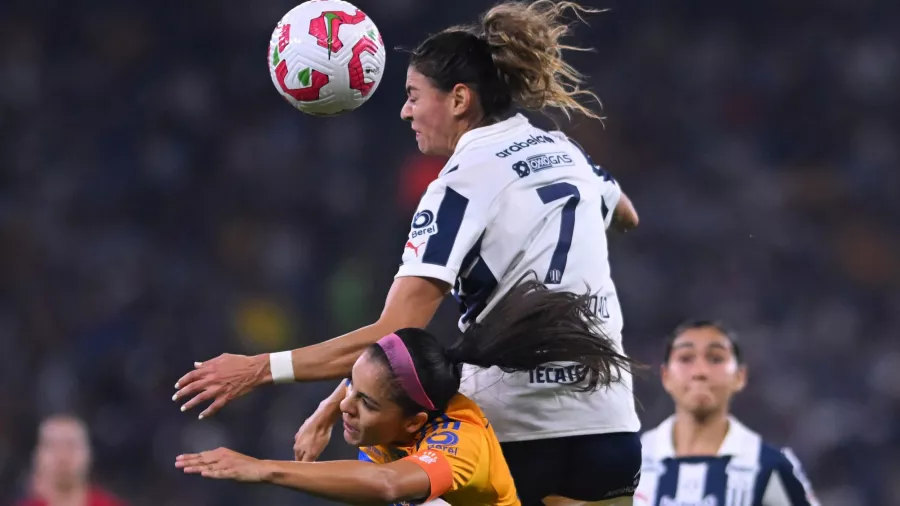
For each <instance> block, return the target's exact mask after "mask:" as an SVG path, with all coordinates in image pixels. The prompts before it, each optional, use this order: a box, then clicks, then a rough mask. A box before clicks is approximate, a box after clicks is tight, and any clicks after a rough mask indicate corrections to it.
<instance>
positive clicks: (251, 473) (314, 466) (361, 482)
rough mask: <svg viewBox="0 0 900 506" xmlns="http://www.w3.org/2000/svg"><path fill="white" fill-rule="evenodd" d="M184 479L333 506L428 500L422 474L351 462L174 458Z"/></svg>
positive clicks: (398, 465) (219, 455) (397, 465)
mask: <svg viewBox="0 0 900 506" xmlns="http://www.w3.org/2000/svg"><path fill="white" fill-rule="evenodd" d="M175 466H176V467H178V468H180V469H182V470H183V471H184V472H185V473H186V474H200V475H202V476H203V477H204V478H212V479H220V480H235V481H240V482H245V483H260V482H263V483H272V484H274V485H280V486H283V487H287V488H291V489H294V490H299V491H301V492H306V493H307V494H313V495H317V496H320V497H324V498H327V499H330V500H333V501H339V502H344V503H354V504H369V503H380V504H385V503H387V504H393V503H398V502H401V501H420V500H422V499H424V498H425V497H428V494H429V492H430V491H431V488H432V487H431V484H430V480H429V476H428V474H427V473H426V472H425V471H424V470H423V469H422V468H421V467H420V466H417V465H415V464H413V463H411V462H408V461H402V460H401V461H396V462H391V463H389V464H374V463H371V462H362V461H356V460H338V461H332V462H288V461H274V460H257V459H254V458H252V457H248V456H246V455H242V454H240V453H238V452H235V451H233V450H229V449H227V448H218V449H216V450H212V451H207V452H202V453H197V454H186V455H179V456H178V457H177V459H176V462H175Z"/></svg>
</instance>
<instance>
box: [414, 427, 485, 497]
mask: <svg viewBox="0 0 900 506" xmlns="http://www.w3.org/2000/svg"><path fill="white" fill-rule="evenodd" d="M481 430H482V429H481V428H479V427H477V426H474V425H471V424H468V423H462V424H459V425H458V426H457V428H455V429H453V428H447V426H446V425H445V426H443V427H441V428H436V429H432V430H431V431H430V433H429V434H428V435H427V437H426V438H425V442H424V444H423V445H422V446H421V449H420V450H419V452H418V453H415V454H413V455H410V456H408V457H405V458H404V459H403V460H402V461H407V462H412V463H414V464H416V465H417V466H419V467H421V468H422V470H424V471H425V472H426V473H427V474H428V478H429V482H430V484H431V490H430V493H429V495H428V500H429V501H431V500H433V499H436V498H438V497H440V496H442V495H444V494H446V493H447V492H453V491H457V490H460V489H463V488H465V487H466V486H468V485H469V484H470V483H471V482H472V477H473V476H474V475H475V470H476V469H477V467H478V464H479V461H480V459H481V458H482V454H483V447H482V445H483V444H484V433H483V432H481ZM497 479H500V478H499V477H497Z"/></svg>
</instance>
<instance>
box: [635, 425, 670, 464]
mask: <svg viewBox="0 0 900 506" xmlns="http://www.w3.org/2000/svg"><path fill="white" fill-rule="evenodd" d="M672 423H673V417H671V416H670V417H669V418H666V419H665V420H663V421H662V422H660V424H659V425H657V426H656V427H653V428H652V429H649V430H646V431H644V433H643V434H641V453H642V454H643V456H644V460H645V461H650V460H662V459H663V458H665V457H670V456H672V455H671V454H672V453H674V452H673V451H672V450H671V448H672Z"/></svg>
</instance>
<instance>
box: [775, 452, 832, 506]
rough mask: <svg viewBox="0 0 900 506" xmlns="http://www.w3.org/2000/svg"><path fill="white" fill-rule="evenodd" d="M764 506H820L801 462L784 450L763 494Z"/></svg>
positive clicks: (791, 453)
mask: <svg viewBox="0 0 900 506" xmlns="http://www.w3.org/2000/svg"><path fill="white" fill-rule="evenodd" d="M762 504H763V506H819V501H818V500H817V499H816V497H815V495H813V490H812V486H811V485H810V482H809V480H808V479H807V478H806V475H805V474H804V473H803V468H802V467H801V466H800V461H799V460H797V457H796V456H795V455H794V453H793V452H792V451H791V450H790V449H788V448H784V449H783V450H782V451H781V458H780V459H779V460H778V463H777V465H776V467H775V469H773V470H772V475H771V477H770V478H769V482H768V483H767V484H766V491H765V493H764V494H763V500H762Z"/></svg>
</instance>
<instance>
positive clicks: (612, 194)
mask: <svg viewBox="0 0 900 506" xmlns="http://www.w3.org/2000/svg"><path fill="white" fill-rule="evenodd" d="M594 173H595V174H597V176H598V177H599V178H600V195H601V196H602V197H603V225H604V226H605V227H606V228H609V226H610V225H611V224H612V220H613V215H615V212H616V206H617V205H619V199H620V198H621V197H622V187H620V186H619V182H618V181H616V179H615V178H614V177H612V174H610V173H609V172H607V171H606V169H604V168H603V167H601V166H599V165H594Z"/></svg>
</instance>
